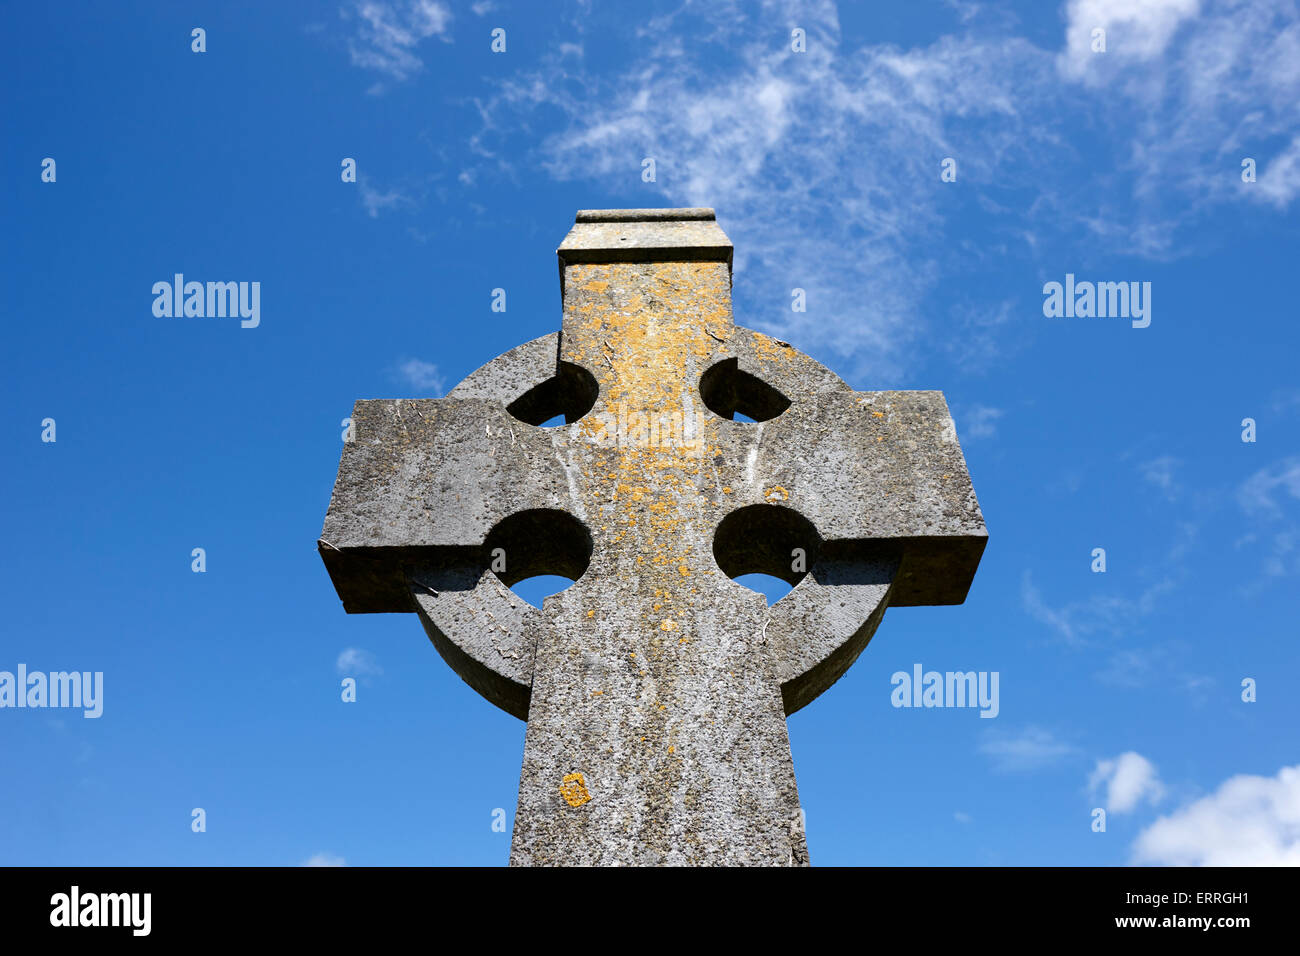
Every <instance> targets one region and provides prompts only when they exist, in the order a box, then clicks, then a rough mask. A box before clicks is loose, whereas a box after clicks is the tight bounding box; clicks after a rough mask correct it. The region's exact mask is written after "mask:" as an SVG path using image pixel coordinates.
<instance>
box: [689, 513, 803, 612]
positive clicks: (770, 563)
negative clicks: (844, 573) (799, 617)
mask: <svg viewBox="0 0 1300 956" xmlns="http://www.w3.org/2000/svg"><path fill="white" fill-rule="evenodd" d="M820 547H821V536H820V535H819V534H818V533H817V529H816V528H815V527H813V524H812V522H811V521H809V520H808V519H807V518H805V517H804V516H803V515H801V514H799V512H797V511H795V510H794V509H793V508H786V507H784V506H782V505H749V506H747V507H744V508H737V509H736V510H735V511H733V512H731V513H730V514H729V515H727V516H726V517H725V518H723V519H722V520H721V521H720V522H718V528H717V530H716V531H714V533H713V559H714V560H715V561H717V562H718V568H719V569H720V570H721V571H722V573H723V574H725V575H726V576H727V577H729V578H731V579H732V580H733V581H735V582H736V583H737V584H742V585H744V586H745V587H747V588H749V589H750V590H751V591H758V592H759V593H760V594H763V595H764V596H765V597H767V599H768V603H769V604H772V603H774V602H775V601H777V600H779V599H780V598H781V597H783V596H784V595H785V594H786V593H787V592H788V591H789V590H790V589H791V588H793V587H794V586H795V585H796V584H798V583H799V582H800V581H801V580H803V577H804V575H805V574H807V573H808V569H809V568H811V567H812V566H813V564H814V563H815V562H816V560H817V553H818V550H819V549H820Z"/></svg>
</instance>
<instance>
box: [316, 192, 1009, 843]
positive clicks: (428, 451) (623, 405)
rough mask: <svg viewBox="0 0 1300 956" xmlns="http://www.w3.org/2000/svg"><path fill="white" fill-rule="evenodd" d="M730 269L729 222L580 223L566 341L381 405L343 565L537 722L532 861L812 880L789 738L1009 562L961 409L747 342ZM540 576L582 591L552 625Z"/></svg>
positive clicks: (342, 592) (560, 600) (362, 594)
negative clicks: (909, 617)
mask: <svg viewBox="0 0 1300 956" xmlns="http://www.w3.org/2000/svg"><path fill="white" fill-rule="evenodd" d="M731 252H732V247H731V243H730V241H729V240H728V239H727V237H726V235H725V234H724V233H723V232H722V230H721V229H720V228H719V227H718V224H717V222H716V220H715V218H714V215H713V211H712V210H709V209H688V210H671V209H670V210H593V211H584V212H580V213H578V216H577V220H576V222H575V225H574V227H573V229H572V231H571V232H570V233H569V235H568V236H567V237H566V238H565V240H564V242H563V243H562V244H561V246H560V247H559V250H558V255H559V259H560V272H561V286H562V290H563V291H562V297H563V319H562V325H561V329H560V331H559V332H558V333H554V334H551V335H547V336H543V337H542V338H539V339H536V340H534V341H532V342H528V343H526V344H524V345H521V346H519V347H518V348H515V349H513V350H511V351H509V352H507V353H505V354H504V355H502V356H500V357H498V358H496V359H494V360H493V361H491V362H489V363H488V364H487V365H484V366H483V367H482V368H480V369H479V370H478V371H476V372H474V373H473V374H471V375H470V376H468V377H467V378H466V379H465V380H464V381H463V382H461V383H460V384H459V385H457V386H456V387H455V388H454V389H453V390H452V391H451V392H450V393H449V394H448V395H447V397H445V398H441V399H426V400H414V401H412V400H402V399H391V400H363V401H358V402H357V403H356V407H355V409H354V412H353V422H354V425H355V439H354V440H353V441H351V442H348V443H346V444H345V446H344V449H343V454H342V459H341V461H340V464H339V472H338V478H337V481H336V483H335V487H334V494H333V497H332V499H331V501H330V506H329V511H328V513H327V515H326V518H325V526H324V529H323V531H322V534H321V540H320V543H319V550H320V554H321V557H322V559H323V560H324V562H325V566H326V568H327V569H328V571H329V574H330V576H331V578H332V580H333V582H334V586H335V589H336V590H337V592H338V594H339V597H340V598H341V599H342V601H343V606H344V609H345V610H346V611H348V612H350V613H365V612H410V611H414V612H416V613H417V614H418V616H419V618H420V620H421V622H422V623H423V625H424V628H425V631H426V632H427V634H428V635H429V638H430V639H431V641H432V642H433V644H434V646H435V647H437V649H438V651H439V652H440V653H441V654H442V656H443V657H444V658H445V659H446V661H447V662H448V663H449V664H450V665H451V666H452V667H453V668H454V669H455V670H456V672H457V673H458V674H459V675H460V676H461V677H462V678H463V679H464V680H465V681H466V683H468V684H469V685H470V686H471V687H473V688H474V689H475V690H477V691H478V692H479V693H480V694H482V695H483V696H484V697H486V698H487V699H488V700H489V701H491V702H492V703H494V704H496V705H497V706H499V707H501V708H503V709H504V710H506V711H508V712H510V713H511V714H514V715H515V716H517V717H519V718H521V719H525V720H527V722H528V726H527V731H526V735H525V745H524V759H523V769H522V773H521V775H520V785H519V805H518V810H517V813H516V816H515V826H514V838H513V843H512V846H511V856H510V860H511V863H512V864H524V865H528V864H533V865H537V864H601V865H604V864H635V865H647V864H730V865H760V864H761V865H799V864H807V863H808V850H807V842H806V839H805V835H804V830H803V823H802V815H801V814H800V808H799V797H798V792H797V789H796V786H795V778H794V769H793V765H792V761H791V756H790V747H789V740H788V737H787V733H786V724H785V718H786V716H787V715H788V714H790V713H793V712H794V711H795V710H798V709H799V708H800V707H803V706H804V705H806V704H808V703H809V702H810V701H812V700H813V699H814V698H815V697H816V696H817V695H818V694H820V693H821V692H822V691H824V690H826V689H827V688H828V687H830V685H831V684H833V683H834V682H835V681H836V680H838V679H839V677H840V676H841V675H842V674H843V673H844V671H845V670H846V669H847V668H848V667H849V665H850V664H852V663H853V661H854V660H855V659H856V658H857V656H858V654H860V653H861V652H862V650H863V648H864V647H865V646H866V644H867V642H868V641H869V640H870V639H871V636H872V634H873V633H874V632H875V630H876V627H877V626H878V625H879V623H880V620H881V618H882V617H883V615H884V612H885V609H886V607H888V606H905V605H919V604H960V603H961V602H962V601H964V600H965V597H966V593H967V590H968V589H969V587H970V584H971V580H972V578H973V576H974V573H975V569H976V566H977V565H978V563H979V560H980V556H981V554H982V553H983V550H984V545H985V542H986V540H987V533H986V530H985V527H984V521H983V517H982V515H981V513H980V509H979V504H978V503H977V501H976V498H975V493H974V490H973V488H972V486H971V481H970V477H969V475H968V474H967V471H966V465H965V460H964V458H963V456H962V452H961V448H960V446H959V444H958V442H957V435H956V431H955V429H954V427H953V422H952V418H951V416H950V414H949V412H948V407H947V405H946V403H945V401H944V398H943V395H942V393H940V392H934V391H879V392H857V391H854V390H852V389H850V388H849V387H848V386H847V385H846V384H845V383H844V382H843V381H842V380H841V379H839V378H838V377H837V376H836V375H834V374H833V373H832V372H830V371H829V370H827V369H826V368H824V367H823V366H821V365H820V364H818V363H817V362H815V361H813V360H812V359H810V358H809V357H807V356H805V355H803V354H802V353H800V352H798V351H797V350H795V349H794V348H793V347H792V346H790V345H789V344H787V343H785V342H781V341H779V340H777V339H774V338H771V337H769V336H766V335H763V334H761V333H758V332H754V331H751V330H749V329H745V328H742V327H740V326H737V325H736V324H735V323H734V322H733V319H732V311H731ZM736 412H739V413H741V414H744V415H746V416H748V417H750V418H753V419H756V421H754V422H746V421H736V420H734V419H733V418H732V415H733V414H734V413H736ZM557 415H562V416H564V418H565V422H566V423H565V424H563V425H559V426H555V427H543V423H544V422H546V421H548V420H549V419H551V418H553V417H554V416H557ZM750 572H763V573H767V574H773V575H776V576H779V577H782V578H785V579H786V580H788V581H790V582H791V583H793V584H794V588H793V590H791V591H790V593H789V594H788V595H786V596H785V597H784V598H782V599H781V600H780V601H778V602H777V603H776V604H775V605H773V606H771V607H768V606H767V603H766V601H765V600H764V598H763V596H762V595H760V594H757V593H756V592H754V591H751V590H749V589H748V588H745V587H744V586H742V585H740V584H737V583H736V582H735V581H733V580H732V577H734V576H737V575H741V574H745V573H750ZM539 573H555V574H564V575H566V576H568V577H570V578H574V579H576V583H575V584H574V585H573V586H572V587H570V588H568V589H567V590H565V591H563V592H561V593H560V594H557V595H554V596H552V597H550V598H547V599H546V601H545V602H544V606H543V608H542V609H541V610H538V609H537V608H534V607H532V606H530V605H529V604H527V603H526V602H524V601H523V600H522V599H520V598H518V597H517V596H516V595H515V594H514V593H513V592H512V591H510V590H509V585H511V584H513V583H515V582H516V581H518V580H520V579H522V578H525V577H529V576H532V575H534V574H539ZM886 690H887V689H882V691H881V693H885V692H886Z"/></svg>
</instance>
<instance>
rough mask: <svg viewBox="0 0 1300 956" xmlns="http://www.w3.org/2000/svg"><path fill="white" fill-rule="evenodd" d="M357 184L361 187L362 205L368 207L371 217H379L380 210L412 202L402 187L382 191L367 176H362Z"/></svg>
mask: <svg viewBox="0 0 1300 956" xmlns="http://www.w3.org/2000/svg"><path fill="white" fill-rule="evenodd" d="M357 185H358V186H360V187H361V205H363V206H365V207H366V213H367V214H369V216H370V218H371V219H378V218H379V214H380V212H382V211H384V210H386V209H395V208H397V207H398V206H402V205H408V204H410V203H411V198H410V197H409V196H407V195H406V194H405V193H403V192H402V191H401V190H400V189H389V190H387V191H385V192H380V191H379V190H378V189H376V188H375V187H374V186H372V185H370V180H368V179H367V178H366V177H365V176H362V177H360V179H359V181H358V183H357Z"/></svg>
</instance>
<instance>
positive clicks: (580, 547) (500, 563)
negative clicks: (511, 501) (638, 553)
mask: <svg viewBox="0 0 1300 956" xmlns="http://www.w3.org/2000/svg"><path fill="white" fill-rule="evenodd" d="M591 549H592V541H591V534H590V533H589V532H588V531H587V527H586V525H584V524H583V523H582V522H581V521H579V520H578V519H577V518H575V517H573V515H571V514H569V513H568V512H566V511H558V510H556V509H552V508H534V509H530V510H528V511H519V512H516V513H515V514H512V515H510V517H508V518H503V519H502V520H501V521H499V522H497V524H496V526H495V527H493V529H492V530H491V531H490V532H489V533H488V536H487V540H485V541H484V542H483V561H484V563H485V564H486V565H487V567H488V569H489V570H491V571H492V573H493V574H495V575H496V576H497V577H498V578H500V579H501V583H502V584H504V585H505V586H506V587H508V588H510V590H512V591H514V592H515V593H516V594H518V595H519V596H520V597H521V598H523V599H524V600H525V601H527V602H528V603H529V604H532V605H533V606H535V607H541V606H542V600H543V598H546V597H548V596H550V595H552V594H557V593H559V592H560V591H563V590H564V589H565V588H567V587H569V586H571V585H572V584H573V583H574V582H576V581H577V580H578V579H579V578H581V577H582V576H583V574H585V573H586V571H587V565H588V564H590V563H591Z"/></svg>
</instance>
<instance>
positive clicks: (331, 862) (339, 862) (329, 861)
mask: <svg viewBox="0 0 1300 956" xmlns="http://www.w3.org/2000/svg"><path fill="white" fill-rule="evenodd" d="M299 865H300V866H347V863H346V862H345V861H344V860H343V857H341V856H333V855H331V854H329V853H317V854H316V855H315V856H313V857H312V858H311V859H309V860H304V861H303V862H302V863H301V864H299Z"/></svg>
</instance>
